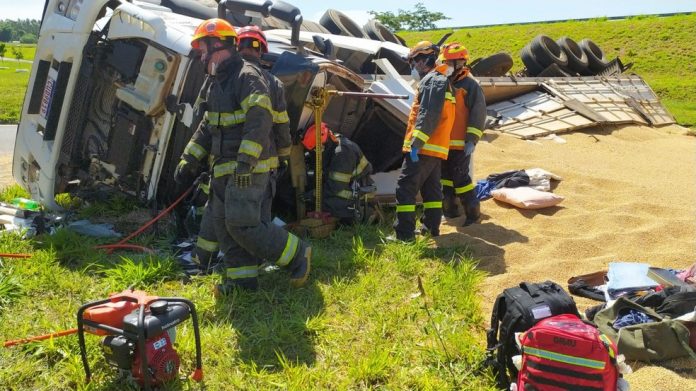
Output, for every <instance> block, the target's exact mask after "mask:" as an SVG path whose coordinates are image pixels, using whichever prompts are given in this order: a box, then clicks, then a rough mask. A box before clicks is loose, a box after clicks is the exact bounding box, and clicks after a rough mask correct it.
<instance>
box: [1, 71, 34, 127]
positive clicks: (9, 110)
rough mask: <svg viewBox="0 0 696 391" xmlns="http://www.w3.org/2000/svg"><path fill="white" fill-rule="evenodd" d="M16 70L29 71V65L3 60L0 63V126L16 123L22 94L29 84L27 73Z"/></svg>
mask: <svg viewBox="0 0 696 391" xmlns="http://www.w3.org/2000/svg"><path fill="white" fill-rule="evenodd" d="M17 70H29V71H31V64H29V63H25V62H17V61H16V60H5V61H2V62H0V88H1V89H2V93H0V124H12V123H17V121H18V120H19V114H20V111H21V110H22V100H23V99H24V92H25V90H26V89H27V83H28V82H29V72H24V73H22V72H17Z"/></svg>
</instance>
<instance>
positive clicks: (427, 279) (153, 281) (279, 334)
mask: <svg viewBox="0 0 696 391" xmlns="http://www.w3.org/2000/svg"><path fill="white" fill-rule="evenodd" d="M13 188H14V187H13ZM13 188H10V189H5V190H4V191H2V192H0V199H7V197H9V196H14V195H15V194H16V192H17V191H16V190H14V189H13ZM390 230H391V228H390V227H374V226H370V227H366V226H357V227H353V228H351V229H339V230H337V231H336V232H335V233H334V234H333V235H332V236H331V237H330V238H329V239H325V240H322V241H315V242H314V243H313V244H314V249H315V251H314V253H315V257H314V262H313V272H312V276H311V280H310V283H309V284H308V285H307V286H306V287H303V288H300V289H292V288H291V287H289V284H288V277H287V275H286V273H285V272H284V271H282V270H276V271H264V272H262V275H261V277H260V284H261V289H260V290H259V291H258V292H254V293H250V292H234V293H233V294H232V295H230V296H228V297H226V298H223V299H220V300H216V299H215V298H214V297H213V295H212V292H211V289H212V286H213V285H214V284H215V283H217V282H218V281H219V276H200V277H193V278H183V277H182V274H181V271H180V270H179V267H178V263H176V262H175V261H174V258H173V254H172V250H171V246H168V245H167V243H166V242H165V241H163V240H162V239H159V241H158V240H156V239H152V238H150V239H147V235H145V236H146V238H145V239H143V240H145V241H148V240H149V241H150V242H151V243H153V247H156V248H157V249H158V253H157V254H156V255H150V256H143V255H141V254H132V253H115V254H112V255H109V254H107V253H105V252H101V251H95V250H94V245H95V244H99V243H102V242H103V241H100V240H96V239H91V238H87V237H83V236H80V235H78V234H75V233H73V232H70V231H67V230H65V229H60V230H58V231H57V232H56V233H55V234H53V235H49V236H40V237H35V238H30V239H23V238H22V237H21V235H19V234H13V233H4V234H0V251H2V252H29V253H32V254H33V257H32V258H31V259H26V260H21V259H2V262H3V264H2V265H0V336H2V337H1V339H2V340H12V339H17V338H24V337H27V336H33V335H40V334H44V333H49V332H55V331H59V330H64V329H69V328H72V327H75V313H76V311H77V308H78V307H79V306H80V305H82V304H84V303H86V302H89V301H92V300H97V299H102V298H106V297H107V296H108V294H109V293H111V292H116V291H121V290H122V289H124V288H125V287H127V286H130V285H134V286H135V287H136V288H137V289H143V290H146V291H147V292H148V293H150V294H156V295H159V296H168V297H169V296H180V297H185V298H188V299H190V300H192V301H193V302H194V303H195V304H196V308H197V311H198V315H199V319H200V326H201V338H202V346H203V363H204V372H205V387H206V388H207V389H210V390H228V389H234V390H309V389H311V390H376V389H384V390H405V389H420V390H455V389H470V390H492V389H494V386H493V383H492V380H491V379H490V376H488V375H487V374H486V373H479V372H478V371H477V369H478V364H479V362H480V361H481V360H482V359H483V357H484V346H483V341H484V340H485V338H484V330H483V318H482V315H481V311H480V308H479V304H480V300H481V298H480V297H478V296H477V287H478V286H479V284H480V283H481V282H482V280H483V278H484V274H483V272H481V271H478V270H477V269H476V267H475V266H476V265H475V262H474V261H473V260H472V259H471V258H469V257H468V256H467V252H466V249H464V248H455V249H436V248H432V247H431V246H430V245H429V243H428V242H427V241H426V240H421V241H418V242H417V243H415V244H412V245H405V244H396V243H390V244H383V243H382V242H381V240H380V238H381V237H382V236H383V233H382V231H390ZM419 276H420V277H421V278H422V281H423V287H424V291H423V292H425V295H424V294H423V292H421V290H420V289H419V287H418V282H417V280H418V277H419ZM426 306H427V309H428V310H429V312H430V315H431V316H428V314H427V313H426ZM176 338H177V342H176V349H177V351H178V352H179V354H180V357H181V359H182V369H181V371H180V373H181V374H184V375H185V374H189V373H191V371H192V370H193V365H194V364H193V359H194V357H195V347H194V339H193V331H192V327H191V323H190V322H188V321H187V322H184V323H183V324H181V325H179V326H178V327H177V337H176ZM440 338H442V341H443V343H444V347H443V345H442V344H441V342H440ZM86 340H87V348H88V358H89V361H90V365H91V368H92V371H93V375H94V377H93V379H92V383H91V384H90V385H89V386H87V385H85V384H84V373H83V369H82V364H81V361H80V356H79V349H78V344H77V338H76V337H75V336H67V337H62V338H56V339H52V340H47V341H43V342H34V343H30V344H26V345H22V346H16V347H12V348H2V349H0V384H3V385H9V387H10V389H17V390H19V389H32V390H34V389H36V390H73V389H78V390H124V389H134V388H133V387H130V386H126V385H124V383H123V382H122V381H121V380H120V379H118V378H117V376H116V371H115V370H114V369H113V368H110V367H109V366H108V365H107V364H106V363H105V361H104V359H103V355H102V353H101V348H100V346H99V338H97V337H94V336H92V335H87V337H86ZM164 389H172V390H180V389H202V388H201V387H200V386H198V385H197V384H196V383H193V382H191V381H189V380H181V381H175V382H173V383H172V384H168V385H167V386H166V387H165V388H164Z"/></svg>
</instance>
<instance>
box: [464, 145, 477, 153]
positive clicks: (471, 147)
mask: <svg viewBox="0 0 696 391" xmlns="http://www.w3.org/2000/svg"><path fill="white" fill-rule="evenodd" d="M474 148H476V144H474V143H472V142H471V141H467V142H466V144H464V156H471V154H472V153H474Z"/></svg>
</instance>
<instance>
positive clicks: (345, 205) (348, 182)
mask: <svg viewBox="0 0 696 391" xmlns="http://www.w3.org/2000/svg"><path fill="white" fill-rule="evenodd" d="M321 143H322V145H323V146H324V148H323V150H322V167H323V170H324V174H323V186H322V210H324V211H326V212H329V213H330V214H331V216H334V217H337V218H338V219H339V221H340V222H341V223H342V224H348V225H350V224H353V223H354V222H355V218H356V214H355V208H356V204H357V202H359V201H358V200H357V199H356V197H358V196H359V194H358V192H357V191H354V190H353V189H354V188H355V189H357V188H359V187H360V185H361V183H369V182H370V173H372V165H371V164H370V162H369V161H367V159H366V158H365V155H363V153H362V151H361V150H360V147H359V146H358V144H356V143H354V142H352V141H351V140H349V139H348V138H347V137H344V136H343V135H341V134H335V133H333V132H332V131H331V130H330V129H329V128H328V127H327V126H326V124H325V123H323V122H322V123H321ZM315 144H316V126H315V125H312V126H310V127H309V128H308V129H307V131H306V132H305V135H304V138H303V139H302V145H304V147H305V148H306V149H307V150H308V151H315V150H316V145H315ZM315 153H316V151H315ZM312 194H313V193H312ZM310 198H313V195H312V196H309V197H305V199H310Z"/></svg>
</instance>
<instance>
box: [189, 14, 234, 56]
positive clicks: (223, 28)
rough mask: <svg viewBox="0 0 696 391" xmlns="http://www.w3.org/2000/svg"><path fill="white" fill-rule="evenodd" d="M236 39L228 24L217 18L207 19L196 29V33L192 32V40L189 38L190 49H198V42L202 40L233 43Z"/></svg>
mask: <svg viewBox="0 0 696 391" xmlns="http://www.w3.org/2000/svg"><path fill="white" fill-rule="evenodd" d="M236 37H237V32H236V31H235V30H234V27H233V26H232V24H230V22H228V21H226V20H224V19H218V18H213V19H208V20H204V21H203V22H202V23H201V24H199V25H198V27H196V31H194V32H193V38H191V47H192V48H194V49H198V48H199V44H200V40H201V39H203V38H217V39H220V40H222V41H227V42H232V43H234V42H235V38H236Z"/></svg>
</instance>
